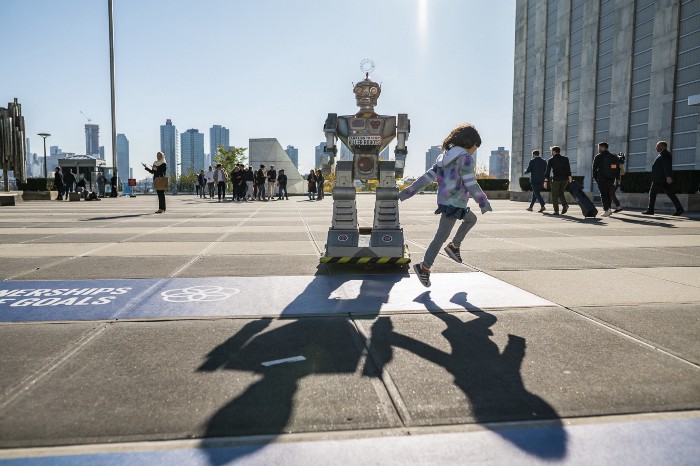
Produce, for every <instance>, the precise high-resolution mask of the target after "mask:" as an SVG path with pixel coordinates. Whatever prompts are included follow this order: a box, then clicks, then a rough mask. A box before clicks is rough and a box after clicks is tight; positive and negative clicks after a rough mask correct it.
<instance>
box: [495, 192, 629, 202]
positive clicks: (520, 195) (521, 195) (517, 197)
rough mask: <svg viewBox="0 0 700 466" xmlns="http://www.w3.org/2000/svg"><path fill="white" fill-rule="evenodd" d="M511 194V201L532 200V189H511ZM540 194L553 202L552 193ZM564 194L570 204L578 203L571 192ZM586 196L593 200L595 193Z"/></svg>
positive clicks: (545, 200)
mask: <svg viewBox="0 0 700 466" xmlns="http://www.w3.org/2000/svg"><path fill="white" fill-rule="evenodd" d="M509 194H510V200H511V201H517V202H530V201H531V200H532V191H510V193H509ZM540 194H542V199H544V202H545V203H547V204H551V203H552V193H550V192H540ZM564 196H565V197H566V202H568V203H569V204H576V201H575V200H574V197H573V196H572V195H571V194H569V193H568V192H566V193H564ZM586 196H588V199H590V200H593V193H586ZM620 202H622V201H620Z"/></svg>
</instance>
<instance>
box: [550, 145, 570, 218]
mask: <svg viewBox="0 0 700 466" xmlns="http://www.w3.org/2000/svg"><path fill="white" fill-rule="evenodd" d="M550 150H551V151H552V158H551V159H549V160H548V161H547V172H546V173H545V178H546V179H545V182H544V187H545V188H546V187H547V180H549V178H550V175H551V177H552V180H551V186H552V190H551V191H552V206H553V207H554V215H559V201H560V200H561V205H562V209H561V213H562V215H564V214H565V213H566V211H567V210H569V204H568V203H567V202H566V197H565V196H564V192H565V191H566V185H568V184H569V183H571V181H573V178H572V177H571V165H569V158H568V157H564V156H563V155H561V148H560V147H559V146H552V147H550Z"/></svg>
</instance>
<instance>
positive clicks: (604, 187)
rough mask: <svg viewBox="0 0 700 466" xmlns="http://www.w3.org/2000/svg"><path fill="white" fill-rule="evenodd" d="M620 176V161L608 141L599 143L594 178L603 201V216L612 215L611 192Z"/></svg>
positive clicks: (594, 164)
mask: <svg viewBox="0 0 700 466" xmlns="http://www.w3.org/2000/svg"><path fill="white" fill-rule="evenodd" d="M619 177H620V161H619V159H618V158H617V156H616V155H613V154H611V153H610V151H609V150H608V143H607V142H599V143H598V155H596V156H595V158H594V159H593V179H594V180H595V182H596V183H598V189H599V190H600V200H601V201H602V202H603V210H604V211H605V212H603V215H602V216H603V217H610V215H611V214H612V210H611V209H610V206H611V205H612V196H611V195H610V192H611V191H612V189H613V186H615V180H616V179H618V178H619Z"/></svg>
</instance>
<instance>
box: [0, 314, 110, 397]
mask: <svg viewBox="0 0 700 466" xmlns="http://www.w3.org/2000/svg"><path fill="white" fill-rule="evenodd" d="M109 325H110V324H108V323H103V324H100V325H98V326H96V327H94V328H93V329H92V330H90V331H89V332H87V333H86V334H84V335H83V336H82V337H81V338H80V339H78V340H77V341H76V342H75V343H74V344H73V345H71V346H69V347H68V348H67V349H66V350H65V351H63V352H62V353H61V354H59V355H58V356H56V357H55V358H53V359H52V360H51V361H49V362H48V363H47V364H45V365H44V366H42V367H41V368H39V369H37V370H36V371H34V373H32V374H31V375H29V376H27V377H25V378H24V380H22V381H21V382H20V383H19V384H17V385H15V386H14V387H13V388H11V389H10V390H9V391H8V392H9V393H8V395H7V396H6V397H5V399H4V400H3V401H1V402H0V410H3V409H5V408H7V407H8V406H9V405H10V404H12V402H14V401H15V400H17V399H18V398H19V397H20V396H21V395H24V394H26V393H27V392H29V391H30V390H31V389H32V388H34V387H36V386H38V385H39V383H40V382H41V381H42V380H44V379H45V378H46V377H47V376H48V375H50V374H51V373H53V372H54V371H55V370H56V369H58V368H59V367H60V366H62V365H63V363H65V362H66V361H68V360H69V359H70V358H72V357H73V356H74V355H75V354H77V353H78V352H79V351H80V350H82V349H83V348H84V347H85V346H86V345H87V344H88V343H90V342H91V341H92V340H93V339H95V338H96V337H97V336H99V335H100V334H101V333H102V332H104V331H105V330H107V328H108V326H109Z"/></svg>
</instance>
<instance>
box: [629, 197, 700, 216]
mask: <svg viewBox="0 0 700 466" xmlns="http://www.w3.org/2000/svg"><path fill="white" fill-rule="evenodd" d="M676 196H678V200H679V201H681V205H682V206H683V209H684V210H685V211H687V212H700V194H676ZM617 198H618V199H619V200H620V204H621V205H622V207H627V208H631V209H646V208H647V207H648V206H649V193H617ZM654 209H655V210H676V207H675V206H674V205H673V202H671V200H670V199H669V198H668V196H667V195H666V194H664V193H660V194H658V195H657V196H656V206H655V207H654Z"/></svg>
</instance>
